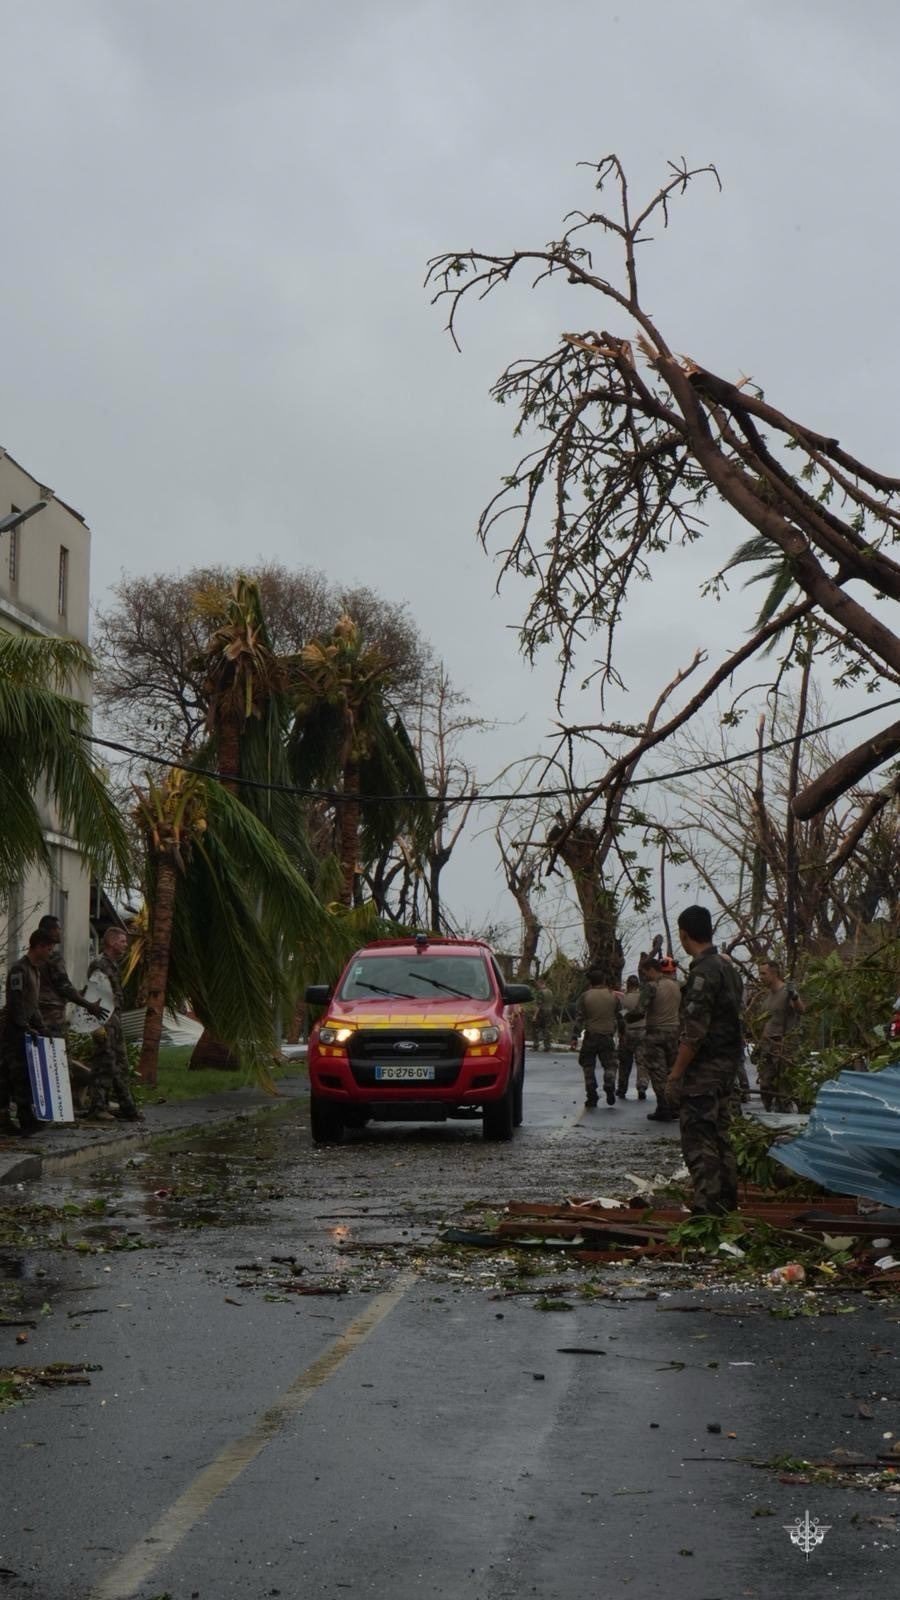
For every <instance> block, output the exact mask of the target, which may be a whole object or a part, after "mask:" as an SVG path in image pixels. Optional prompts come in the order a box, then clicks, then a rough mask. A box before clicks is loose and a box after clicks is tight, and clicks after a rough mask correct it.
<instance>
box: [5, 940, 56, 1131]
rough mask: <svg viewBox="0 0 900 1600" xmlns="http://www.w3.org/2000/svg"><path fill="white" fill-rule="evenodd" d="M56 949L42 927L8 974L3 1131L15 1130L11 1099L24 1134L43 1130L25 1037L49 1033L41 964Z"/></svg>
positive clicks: (19, 1129)
mask: <svg viewBox="0 0 900 1600" xmlns="http://www.w3.org/2000/svg"><path fill="white" fill-rule="evenodd" d="M52 949H53V940H52V938H51V937H50V935H49V933H42V932H40V930H38V931H37V932H36V933H33V934H32V935H31V938H30V939H29V941H28V951H27V954H26V955H24V956H20V957H19V960H18V961H14V962H13V964H12V966H11V967H10V969H9V971H8V973H7V974H6V1005H5V1007H4V1009H3V1019H2V1037H0V1130H2V1131H3V1132H4V1133H13V1132H14V1131H15V1130H14V1128H13V1125H12V1121H11V1120H10V1115H9V1105H10V1101H13V1102H14V1103H15V1107H16V1114H17V1116H18V1119H19V1127H18V1131H19V1133H20V1134H22V1135H30V1134H32V1133H38V1132H40V1128H41V1123H40V1122H39V1121H38V1118H37V1117H36V1116H35V1114H34V1110H33V1109H32V1104H31V1087H30V1084H29V1082H28V1066H27V1063H26V1060H25V1040H26V1038H27V1036H28V1034H30V1033H36V1034H46V1032H47V1029H46V1025H45V1023H44V1018H43V1016H42V1015H41V1005H40V994H41V967H42V966H44V964H45V963H46V961H47V960H48V958H49V956H50V952H51V950H52Z"/></svg>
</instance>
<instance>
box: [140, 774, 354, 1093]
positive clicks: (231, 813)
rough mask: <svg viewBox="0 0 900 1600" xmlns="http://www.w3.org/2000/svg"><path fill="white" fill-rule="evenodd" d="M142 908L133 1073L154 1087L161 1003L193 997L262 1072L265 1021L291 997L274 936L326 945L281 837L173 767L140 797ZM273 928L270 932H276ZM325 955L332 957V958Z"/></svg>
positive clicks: (311, 897) (322, 923)
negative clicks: (141, 995)
mask: <svg viewBox="0 0 900 1600" xmlns="http://www.w3.org/2000/svg"><path fill="white" fill-rule="evenodd" d="M136 816H137V821H138V825H139V828H140V830H141V833H142V835H143V838H144V841H145V846H146V850H145V863H144V880H145V881H144V895H145V902H146V904H147V906H148V908H149V915H148V919H147V920H148V935H147V945H146V948H145V950H143V951H141V950H136V951H135V953H134V958H135V964H136V962H137V960H138V959H140V958H141V957H143V960H144V969H145V970H144V988H145V992H146V1005H147V1010H146V1015H145V1019H144V1036H143V1045H142V1049H141V1060H140V1073H141V1077H142V1078H143V1080H144V1082H145V1083H150V1084H152V1083H155V1082H156V1073H157V1062H158V1057H159V1042H160V1035H161V1030H162V1015H163V1009H164V1007H165V1006H166V1004H169V1005H178V1004H179V1003H183V1002H184V1001H186V1000H188V999H189V1000H190V1001H191V1002H192V1004H193V1006H194V1009H195V1011H196V1013H197V1015H198V1016H199V1018H200V1020H201V1022H203V1024H204V1026H205V1027H206V1028H207V1029H209V1030H211V1031H212V1032H213V1033H214V1034H215V1035H217V1036H218V1037H219V1038H221V1039H222V1040H224V1041H225V1042H226V1043H227V1045H228V1046H229V1047H230V1048H231V1049H233V1050H234V1051H235V1053H236V1054H237V1056H238V1058H239V1059H240V1060H242V1061H243V1062H244V1063H245V1064H248V1065H252V1066H255V1067H256V1068H257V1069H262V1070H263V1071H264V1070H265V1063H266V1062H267V1061H268V1060H270V1059H271V1056H272V1051H273V1016H274V1014H275V1013H276V1012H277V1011H279V1010H280V1009H281V1008H282V1006H284V1005H285V1004H286V1003H287V1001H288V999H289V995H288V993H287V990H288V987H289V981H288V978H287V977H286V972H287V970H288V968H287V966H286V964H285V962H284V961H283V959H282V948H281V946H282V940H283V941H284V943H285V944H286V945H287V946H288V947H289V948H299V947H304V948H309V947H311V946H313V945H314V946H315V947H316V948H318V949H319V950H320V951H321V952H322V959H323V960H328V958H329V956H331V949H332V945H333V943H334V938H333V931H332V929H331V927H330V924H329V919H328V917H327V914H326V912H325V910H324V908H323V907H322V906H321V904H320V903H319V901H318V900H317V898H316V896H315V894H314V893H313V891H312V889H311V888H310V887H309V885H308V884H307V883H306V882H305V880H304V879H303V878H302V877H301V875H300V873H299V872H298V871H297V868H296V866H295V865H294V864H293V863H292V862H291V861H290V859H289V858H288V856H287V854H286V853H285V851H284V850H283V849H282V847H281V845H280V844H279V842H278V840H277V839H276V838H275V837H274V835H273V834H272V833H271V832H270V831H269V829H268V828H267V827H266V826H265V825H264V823H262V822H260V821H259V819H258V818H257V817H256V816H255V815H254V813H253V812H252V811H251V810H250V808H249V807H248V806H245V805H243V804H242V803H241V801H240V800H238V799H236V798H235V796H234V795H232V794H231V793H230V791H229V790H228V789H227V788H226V787H225V786H224V785H223V784H222V783H220V782H219V781H218V780H217V779H214V778H205V777H202V776H201V775H199V774H197V773H193V772H185V771H183V770H181V769H178V768H176V769H174V770H173V771H172V772H170V773H169V774H168V776H167V777H166V779H165V780H164V782H163V783H161V784H158V785H157V784H154V783H153V782H152V781H148V784H147V787H146V789H145V790H144V791H143V792H141V793H140V794H139V795H138V805H137V812H136ZM275 930H277V931H275ZM332 959H333V957H332Z"/></svg>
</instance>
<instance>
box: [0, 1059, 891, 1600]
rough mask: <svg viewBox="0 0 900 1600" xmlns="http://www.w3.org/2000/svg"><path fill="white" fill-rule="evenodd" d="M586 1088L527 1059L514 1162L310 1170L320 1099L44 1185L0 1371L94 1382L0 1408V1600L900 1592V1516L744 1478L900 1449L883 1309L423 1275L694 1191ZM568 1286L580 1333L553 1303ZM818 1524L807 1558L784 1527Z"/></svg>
mask: <svg viewBox="0 0 900 1600" xmlns="http://www.w3.org/2000/svg"><path fill="white" fill-rule="evenodd" d="M577 1091H578V1068H577V1065H576V1063H575V1061H574V1059H573V1058H571V1057H569V1056H565V1055H559V1056H550V1057H539V1058H532V1060H531V1062H530V1066H529V1085H528V1093H527V1105H526V1125H525V1127H523V1129H522V1130H521V1133H520V1134H519V1135H517V1137H516V1140H515V1142H514V1144H513V1145H512V1146H511V1147H501V1146H491V1145H484V1144H483V1143H482V1142H481V1139H480V1135H479V1131H478V1127H477V1124H471V1125H469V1124H450V1125H447V1126H445V1127H433V1126H432V1127H424V1128H412V1127H390V1128H385V1127H382V1128H376V1129H375V1130H372V1129H370V1130H367V1131H366V1133H364V1134H362V1135H358V1136H354V1137H353V1138H352V1139H351V1140H349V1141H348V1142H347V1143H346V1144H345V1145H344V1146H342V1147H341V1148H339V1149H336V1150H330V1151H325V1152H313V1151H312V1149H311V1147H310V1146H309V1143H308V1134H307V1129H306V1118H305V1110H304V1108H303V1106H302V1105H300V1106H291V1107H288V1108H286V1110H285V1112H284V1114H283V1115H276V1116H275V1117H274V1118H273V1117H267V1118H264V1119H261V1120H260V1121H259V1122H257V1123H255V1124H243V1125H242V1126H241V1127H240V1129H238V1130H237V1131H234V1132H227V1133H221V1132H220V1133H218V1134H215V1135H213V1136H212V1137H207V1138H204V1139H199V1138H194V1139H193V1140H188V1141H186V1142H184V1143H183V1144H182V1145H181V1146H180V1147H177V1148H175V1147H167V1148H165V1149H163V1150H155V1151H153V1152H148V1153H145V1154H141V1155H139V1156H137V1157H134V1158H132V1159H131V1161H129V1162H128V1163H127V1164H126V1165H120V1166H117V1167H110V1168H108V1169H107V1170H105V1171H104V1170H102V1169H101V1170H100V1171H99V1173H97V1174H95V1175H93V1176H85V1175H84V1174H78V1175H76V1176H75V1177H73V1178H72V1179H71V1181H68V1182H65V1183H63V1182H58V1183H56V1184H50V1183H45V1184H42V1185H41V1186H40V1187H39V1188H32V1189H30V1190H29V1193H28V1196H27V1199H28V1201H29V1203H32V1204H33V1203H35V1202H40V1203H41V1204H44V1205H47V1206H52V1207H54V1208H56V1209H55V1211H54V1212H53V1213H52V1214H50V1213H48V1214H47V1215H46V1216H45V1217H44V1219H43V1222H40V1221H39V1220H36V1219H35V1218H34V1217H33V1215H31V1214H26V1213H25V1212H23V1213H22V1214H21V1217H20V1229H21V1233H22V1237H23V1239H25V1240H27V1238H28V1236H29V1235H31V1236H33V1238H34V1239H35V1241H37V1242H36V1243H35V1244H34V1245H33V1246H28V1244H27V1243H26V1244H24V1245H23V1246H21V1247H16V1248H13V1247H12V1246H11V1245H7V1246H6V1247H4V1251H3V1263H4V1271H5V1288H6V1290H7V1297H6V1299H5V1301H4V1314H5V1315H11V1314H12V1311H11V1307H12V1306H15V1307H17V1309H18V1313H19V1314H21V1315H22V1316H26V1317H27V1316H33V1317H34V1320H35V1321H36V1322H37V1324H38V1325H37V1327H36V1328H35V1329H34V1330H32V1331H30V1333H29V1343H28V1345H27V1347H23V1348H22V1349H17V1348H16V1346H15V1343H14V1338H15V1334H14V1331H13V1330H12V1329H11V1328H6V1327H4V1328H2V1329H0V1341H2V1348H3V1349H4V1352H5V1353H4V1355H3V1357H2V1362H3V1363H6V1364H11V1363H12V1362H14V1361H16V1360H19V1361H27V1362H28V1363H30V1364H38V1363H44V1362H50V1361H65V1362H69V1363H73V1362H82V1361H83V1362H87V1363H90V1364H92V1365H96V1366H97V1367H99V1368H100V1369H101V1370H99V1371H96V1372H94V1373H92V1374H91V1383H90V1386H89V1387H76V1388H60V1389H56V1390H50V1391H38V1392H37V1394H36V1395H35V1396H34V1398H31V1399H29V1400H28V1401H27V1402H26V1403H25V1404H23V1405H21V1406H19V1407H17V1408H15V1409H13V1410H9V1411H5V1412H3V1413H0V1449H2V1452H3V1462H4V1473H3V1484H4V1489H3V1500H2V1507H3V1510H2V1532H0V1568H2V1569H3V1571H2V1572H0V1593H2V1594H6V1593H9V1594H22V1595H27V1594H30V1595H32V1596H34V1597H36V1600H130V1597H132V1596H134V1597H137V1600H155V1597H159V1596H163V1595H168V1596H170V1597H171V1600H194V1597H196V1600H232V1597H234V1600H263V1597H266V1596H274V1595H278V1594H280V1595H281V1596H284V1597H286V1600H300V1597H302V1600H307V1597H310V1600H312V1597H318V1596H329V1597H330V1596H334V1597H337V1596H341V1595H347V1596H352V1595H354V1594H356V1595H359V1596H386V1597H387V1596H390V1597H391V1600H414V1597H415V1600H420V1597H422V1596H440V1597H442V1600H463V1597H465V1600H512V1597H513V1596H516V1597H521V1596H522V1595H525V1596H528V1595H536V1596H539V1597H541V1600H576V1597H577V1600H605V1597H606V1596H609V1595H615V1594H619V1593H621V1594H623V1595H627V1596H631V1597H638V1600H641V1597H644V1596H648V1597H649V1596H662V1595H666V1596H670V1597H675V1600H679V1597H684V1600H733V1597H737V1596H744V1595H747V1596H758V1597H761V1600H768V1597H775V1596H779V1597H780V1596H781V1595H782V1594H783V1593H784V1591H785V1589H786V1588H788V1587H790V1589H791V1590H792V1591H793V1593H794V1594H796V1595H798V1596H803V1597H805V1596H815V1597H817V1600H818V1597H819V1596H826V1595H836V1596H847V1597H851V1596H852V1597H854V1600H856V1597H857V1596H859V1595H863V1594H865V1595H869V1596H875V1597H880V1596H882V1595H883V1596H888V1595H891V1596H893V1595H895V1594H896V1593H897V1589H898V1577H897V1573H898V1570H900V1567H898V1551H900V1534H898V1528H900V1495H886V1494H884V1493H880V1494H876V1493H874V1492H873V1491H870V1490H861V1489H849V1488H842V1487H835V1486H833V1485H827V1486H825V1485H810V1486H808V1487H807V1486H797V1485H791V1484H786V1483H782V1482H780V1481H779V1474H778V1472H777V1471H776V1470H765V1469H761V1468H755V1467H754V1466H752V1465H751V1464H750V1462H752V1461H754V1460H757V1461H771V1460H772V1459H773V1458H775V1457H781V1456H806V1457H815V1456H823V1455H825V1454H826V1453H827V1452H828V1451H830V1450H832V1449H834V1448H835V1447H843V1448H847V1449H853V1450H859V1451H862V1452H867V1453H874V1452H875V1451H876V1450H878V1449H885V1448H887V1446H886V1445H885V1444H883V1443H882V1435H883V1434H884V1433H887V1432H890V1433H893V1435H894V1437H895V1438H898V1437H900V1360H898V1351H900V1340H898V1337H897V1336H898V1331H900V1325H898V1322H897V1320H896V1319H897V1317H898V1315H900V1310H898V1308H897V1306H896V1304H894V1306H893V1307H891V1306H889V1305H880V1304H879V1305H872V1304H870V1303H865V1302H863V1301H862V1300H861V1299H857V1300H856V1302H855V1303H854V1309H852V1310H851V1311H850V1312H848V1313H847V1314H845V1315H830V1316H819V1317H815V1318H807V1317H798V1318H797V1319H796V1320H782V1319H780V1318H774V1317H772V1316H771V1315H770V1311H769V1305H770V1304H771V1303H772V1298H771V1296H769V1295H767V1294H766V1293H765V1292H763V1291H759V1290H758V1289H757V1288H755V1287H753V1288H749V1289H743V1290H741V1291H736V1290H735V1291H732V1290H729V1289H724V1288H722V1287H718V1288H711V1287H706V1288H700V1289H692V1288H691V1283H692V1282H693V1279H692V1276H691V1272H690V1271H688V1272H687V1273H685V1271H684V1270H683V1269H678V1270H676V1271H674V1272H673V1271H672V1269H671V1268H670V1269H664V1268H662V1267H660V1266H658V1265H657V1266H656V1267H655V1269H654V1268H650V1267H649V1266H648V1267H646V1268H643V1269H636V1268H635V1267H633V1266H632V1265H631V1264H629V1266H628V1267H627V1268H625V1269H622V1268H610V1269H606V1271H605V1274H602V1273H595V1274H591V1273H590V1272H586V1271H585V1269H583V1268H582V1269H578V1268H571V1267H570V1266H569V1265H568V1263H566V1262H565V1261H562V1260H561V1261H559V1263H558V1264H557V1263H556V1261H551V1262H549V1264H548V1263H547V1262H546V1261H545V1259H544V1258H541V1262H540V1269H541V1272H542V1274H543V1275H542V1276H541V1277H540V1278H535V1280H534V1283H533V1285H532V1284H531V1283H529V1280H528V1278H527V1277H525V1276H524V1273H525V1272H527V1270H528V1265H529V1264H528V1263H526V1265H525V1266H524V1268H523V1266H522V1261H521V1253H518V1254H513V1253H509V1254H508V1255H500V1256H497V1255H494V1254H493V1253H484V1252H475V1251H446V1250H442V1249H440V1248H439V1247H436V1246H435V1243H434V1240H435V1235H436V1234H437V1232H438V1231H439V1230H440V1228H441V1227H442V1226H443V1225H444V1224H445V1223H447V1222H452V1223H454V1224H455V1225H457V1226H459V1225H462V1226H466V1225H467V1224H471V1225H473V1226H476V1227H477V1226H478V1225H479V1224H483V1223H484V1222H489V1221H490V1213H491V1211H492V1209H496V1208H499V1207H500V1206H501V1205H502V1204H503V1203H505V1202H506V1201H507V1200H509V1199H514V1198H534V1197H536V1196H541V1197H544V1198H549V1199H558V1198H560V1197H562V1196H565V1195H570V1194H571V1195H574V1194H578V1195H581V1196H587V1195H591V1194H602V1193H608V1192H612V1193H616V1192H617V1190H618V1189H619V1188H620V1187H621V1185H622V1183H623V1178H624V1174H625V1173H628V1172H636V1173H638V1174H641V1175H647V1174H650V1173H653V1172H656V1171H664V1172H671V1171H672V1170H673V1168H674V1167H675V1166H676V1165H677V1164H678V1146H677V1138H676V1137H675V1133H674V1130H673V1129H670V1128H668V1127H660V1126H658V1125H655V1124H652V1123H651V1124H649V1125H648V1124H647V1122H646V1120H645V1113H646V1111H647V1109H648V1107H647V1106H645V1105H640V1104H638V1103H637V1102H636V1101H634V1099H633V1098H632V1099H631V1100H629V1102H627V1103H626V1104H625V1105H622V1104H621V1103H620V1104H619V1105H618V1106H617V1107H616V1108H615V1110H612V1111H609V1110H607V1109H606V1108H605V1107H601V1108H600V1109H599V1110H598V1111H596V1112H594V1113H590V1114H585V1113H584V1112H583V1111H582V1109H581V1106H580V1094H579V1093H578V1092H577ZM632 1095H633V1091H632ZM18 1198H20V1199H21V1200H24V1199H25V1197H24V1196H20V1197H18ZM60 1229H64V1230H65V1232H66V1235H67V1241H66V1242H67V1245H68V1248H65V1249H52V1250H51V1249H47V1248H46V1247H44V1246H42V1245H41V1243H40V1240H41V1239H46V1237H47V1232H48V1230H50V1231H51V1232H52V1231H55V1232H56V1233H57V1235H58V1233H59V1231H60ZM88 1250H90V1251H92V1252H94V1253H90V1254H89V1253H87V1251H88ZM273 1257H277V1258H279V1259H276V1260H273V1259H272V1258H273ZM290 1258H293V1259H290ZM535 1270H537V1268H535ZM591 1280H593V1281H594V1282H595V1283H596V1285H597V1288H598V1290H599V1289H601V1288H602V1287H603V1286H604V1284H605V1285H607V1286H608V1284H609V1283H613V1284H614V1285H616V1286H617V1289H618V1292H619V1294H621V1295H622V1296H624V1297H626V1298H621V1299H615V1300H613V1299H609V1298H591V1299H585V1298H583V1293H584V1287H585V1284H586V1282H589V1281H591ZM548 1284H549V1285H550V1287H549V1288H548V1289H547V1296H546V1298H548V1299H549V1301H550V1303H551V1304H563V1305H565V1306H568V1307H570V1308H571V1309H568V1310H562V1309H560V1310H549V1311H540V1310H538V1309H537V1305H538V1303H539V1297H538V1290H539V1289H540V1288H541V1287H545V1288H546V1287H547V1285H548ZM297 1287H302V1288H317V1289H324V1288H330V1289H337V1290H340V1291H342V1292H340V1293H337V1294H308V1295H305V1294H304V1295H298V1294H296V1293H295V1292H294V1291H295V1289H296V1288H297ZM523 1290H525V1291H529V1290H530V1291H532V1292H521V1291H523ZM645 1294H653V1295H655V1296H656V1298H655V1299H643V1298H627V1296H628V1295H633V1296H637V1295H645ZM10 1297H12V1298H10ZM782 1304H784V1302H782ZM684 1306H690V1307H693V1308H694V1309H692V1310H691V1312H690V1313H689V1314H688V1313H685V1312H683V1311H679V1310H678V1309H677V1308H678V1307H684ZM697 1307H700V1308H701V1309H696V1308H697ZM571 1346H577V1347H583V1348H588V1349H590V1350H592V1351H596V1352H601V1353H597V1354H590V1355H586V1354H563V1353H561V1351H562V1347H571ZM860 1401H862V1402H863V1404H864V1406H867V1407H868V1409H869V1410H870V1411H871V1412H872V1413H873V1415H872V1417H871V1418H869V1419H864V1418H862V1417H860V1416H859V1414H858V1408H859V1403H860ZM709 1424H712V1425H713V1426H716V1427H718V1428H720V1429H721V1432H718V1433H710V1432H708V1431H707V1428H708V1425H709ZM730 1434H734V1435H735V1437H734V1438H731V1437H729V1435H730ZM807 1508H808V1509H809V1512H810V1515H811V1516H812V1517H817V1518H818V1519H819V1520H820V1521H822V1522H825V1523H829V1524H831V1531H830V1532H829V1534H828V1535H827V1537H826V1540H825V1543H824V1544H823V1545H822V1547H821V1548H820V1549H818V1550H816V1551H814V1552H813V1554H812V1555H811V1556H810V1558H809V1560H808V1561H807V1560H805V1558H804V1556H803V1555H802V1554H801V1553H800V1552H799V1551H798V1550H796V1549H795V1548H794V1547H793V1546H792V1544H791V1543H790V1541H789V1539H788V1536H787V1534H786V1533H785V1532H784V1529H783V1526H782V1525H783V1524H785V1523H788V1522H791V1521H793V1519H794V1518H796V1517H798V1516H801V1517H802V1516H803V1514H804V1513H805V1511H806V1510H807ZM871 1519H881V1520H871ZM884 1519H887V1520H886V1521H885V1520H884Z"/></svg>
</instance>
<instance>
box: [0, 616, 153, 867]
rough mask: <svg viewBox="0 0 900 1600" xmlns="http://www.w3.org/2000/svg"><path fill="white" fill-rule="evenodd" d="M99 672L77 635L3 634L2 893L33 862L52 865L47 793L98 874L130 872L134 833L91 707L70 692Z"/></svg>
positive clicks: (0, 698)
mask: <svg viewBox="0 0 900 1600" xmlns="http://www.w3.org/2000/svg"><path fill="white" fill-rule="evenodd" d="M92 670H93V660H92V657H91V654H90V651H89V650H87V649H86V648H85V647H84V645H82V644H79V643H78V642H77V640H74V639H47V638H38V637H34V636H32V635H31V634H15V633H8V632H5V631H0V750H2V760H0V894H6V893H8V892H9V890H10V888H11V887H12V886H13V885H14V884H16V883H17V882H19V881H20V879H21V878H22V876H23V874H24V873H25V872H26V871H27V870H28V868H29V867H34V866H40V867H43V868H45V869H46V870H47V871H49V870H51V862H50V856H49V852H48V849H47V843H46V840H45V838H44V826H43V824H42V820H41V812H40V801H41V800H42V799H43V798H45V797H46V799H47V800H48V801H49V802H50V803H51V804H52V806H53V807H54V809H55V812H56V816H57V821H58V826H59V828H60V829H61V830H62V831H63V832H64V833H66V834H68V835H69V837H70V838H72V839H74V840H75V841H76V843H77V845H78V847H79V849H80V851H81V854H82V856H83V858H84V860H85V861H86V862H88V863H89V864H90V865H91V867H92V868H93V870H94V871H95V872H96V874H97V876H98V877H100V878H104V877H107V876H108V875H109V874H110V873H112V872H116V873H117V874H118V875H119V877H121V878H123V879H127V877H128V871H129V848H128V840H127V835H126V830H125V828H124V826H123V823H122V819H121V817H120V816H119V813H118V811H117V809H116V806H115V804H114V802H113V800H112V797H111V796H110V794H109V791H108V789H107V787H106V783H105V781H104V778H103V774H102V773H101V771H100V769H99V768H98V767H97V766H96V765H95V763H94V761H93V759H92V757H91V751H90V745H89V743H88V737H89V735H90V717H89V714H88V710H87V707H86V706H84V705H83V704H82V703H81V702H80V701H79V700H76V699H74V698H72V696H71V695H70V694H69V692H68V691H69V689H70V686H71V684H72V683H73V681H75V680H77V679H78V678H79V677H84V676H87V675H88V674H90V672H91V671H92Z"/></svg>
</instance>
